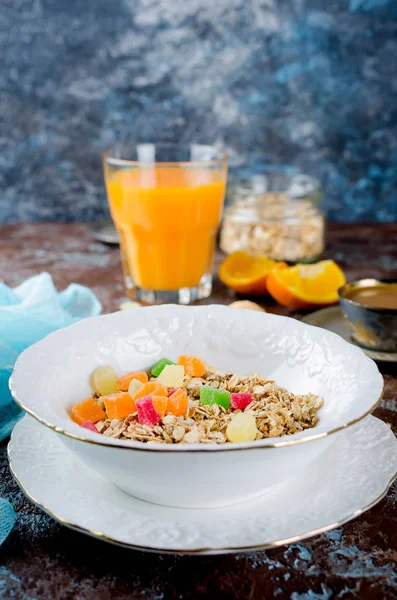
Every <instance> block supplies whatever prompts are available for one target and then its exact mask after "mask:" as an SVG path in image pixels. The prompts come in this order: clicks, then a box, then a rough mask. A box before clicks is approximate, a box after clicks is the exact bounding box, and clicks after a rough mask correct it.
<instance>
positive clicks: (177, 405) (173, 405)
mask: <svg viewBox="0 0 397 600" xmlns="http://www.w3.org/2000/svg"><path fill="white" fill-rule="evenodd" d="M188 408H189V398H188V397H187V393H186V392H185V390H183V389H182V388H178V389H177V390H176V392H174V393H173V394H171V396H169V398H168V406H167V414H171V415H175V416H176V417H179V416H181V417H182V416H184V415H186V414H187V411H188Z"/></svg>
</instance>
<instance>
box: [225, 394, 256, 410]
mask: <svg viewBox="0 0 397 600" xmlns="http://www.w3.org/2000/svg"><path fill="white" fill-rule="evenodd" d="M253 399H254V396H253V395H252V394H251V393H249V392H236V393H235V394H230V402H231V405H232V408H239V409H240V410H244V409H245V408H247V406H248V405H249V404H251V402H252V401H253Z"/></svg>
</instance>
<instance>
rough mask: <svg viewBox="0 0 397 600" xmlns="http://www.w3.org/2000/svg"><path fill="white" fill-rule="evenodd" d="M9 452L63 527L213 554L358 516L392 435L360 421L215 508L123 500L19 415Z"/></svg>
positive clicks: (380, 476)
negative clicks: (253, 492)
mask: <svg viewBox="0 0 397 600" xmlns="http://www.w3.org/2000/svg"><path fill="white" fill-rule="evenodd" d="M9 458H10V466H11V469H12V472H13V474H14V476H15V478H16V479H17V481H18V483H19V485H20V486H21V487H22V489H23V490H24V491H25V493H26V494H27V495H28V496H29V497H30V498H31V499H32V500H33V501H34V502H36V504H38V505H39V506H41V507H42V508H43V509H44V510H46V511H47V512H48V513H49V514H51V515H52V516H53V517H54V518H56V519H57V520H59V521H60V522H61V523H63V524H65V525H68V526H70V527H72V528H75V529H78V530H79V531H83V532H85V533H88V534H90V535H93V536H95V537H98V538H102V539H104V540H106V541H111V542H113V543H116V544H121V545H124V546H127V547H131V548H138V549H147V550H152V551H161V552H183V553H203V554H216V553H225V552H237V551H242V550H249V549H253V548H259V547H271V546H278V545H281V544H283V543H289V542H292V541H297V540H299V539H304V538H307V537H310V536H312V535H315V534H318V533H321V532H323V531H327V530H329V529H332V528H334V527H338V526H339V525H341V524H342V523H344V522H346V521H348V520H350V519H352V518H354V517H356V516H358V515H359V514H361V513H362V512H363V511H364V510H367V509H368V508H370V507H371V506H373V505H374V504H375V503H376V502H377V501H379V500H380V499H381V498H382V497H383V495H384V494H385V493H386V491H387V490H388V487H389V485H390V484H391V482H392V481H393V479H394V477H395V476H396V471H397V441H396V439H395V437H394V435H393V433H392V431H391V430H390V429H389V427H388V426H387V425H386V424H385V423H383V422H382V421H380V420H379V419H376V418H375V417H371V416H370V417H367V418H366V419H364V420H362V421H360V422H359V423H357V424H356V425H354V426H352V427H350V428H348V429H347V430H345V431H342V432H339V433H338V435H337V436H335V443H334V444H333V445H332V446H331V448H330V449H329V451H328V452H327V453H326V454H325V455H323V457H322V458H321V459H320V460H318V461H317V463H314V465H313V468H311V469H310V470H309V471H305V472H304V473H302V474H297V476H296V477H294V478H292V479H289V480H288V481H287V482H285V483H283V484H282V485H280V486H277V487H275V488H273V489H271V490H270V491H269V492H268V493H266V494H265V495H263V496H261V497H260V498H257V499H255V500H253V501H250V502H247V503H244V504H240V505H234V506H230V507H227V508H222V509H221V510H216V509H211V510H210V509H205V510H203V509H202V510H190V509H189V510H185V509H175V508H167V507H164V506H157V505H154V504H149V503H146V502H143V501H141V500H138V499H135V498H133V497H131V496H128V495H127V494H125V493H123V492H122V491H120V490H119V489H118V488H116V487H115V486H114V485H112V484H110V483H108V482H107V481H105V480H104V479H102V477H100V476H99V475H97V474H96V473H95V472H94V471H91V470H90V469H89V468H87V467H86V466H85V465H84V464H83V463H81V462H80V461H79V460H78V459H77V458H76V457H75V455H74V454H72V453H71V452H70V451H68V450H67V448H66V447H65V446H64V445H63V444H62V443H61V441H60V439H59V438H58V437H57V435H56V433H54V432H53V431H51V430H50V429H48V428H46V427H44V426H43V425H41V424H40V423H38V422H37V421H35V420H34V419H33V418H32V417H29V416H26V417H25V418H24V419H23V420H22V421H21V422H20V423H19V424H18V425H17V426H16V427H15V429H14V431H13V434H12V438H11V441H10V443H9ZM236 475H238V474H236ZM291 490H293V495H292V494H291Z"/></svg>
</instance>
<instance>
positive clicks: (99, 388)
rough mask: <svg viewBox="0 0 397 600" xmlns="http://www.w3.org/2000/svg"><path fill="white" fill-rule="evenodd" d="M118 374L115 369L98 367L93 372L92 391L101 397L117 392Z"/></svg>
mask: <svg viewBox="0 0 397 600" xmlns="http://www.w3.org/2000/svg"><path fill="white" fill-rule="evenodd" d="M117 379H118V377H117V373H116V371H115V370H114V369H113V367H111V366H109V365H107V366H106V367H98V369H95V371H93V372H92V374H91V377H90V385H91V388H92V391H93V392H95V393H97V394H99V395H100V396H108V395H109V394H114V393H115V392H117Z"/></svg>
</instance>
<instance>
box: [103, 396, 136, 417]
mask: <svg viewBox="0 0 397 600" xmlns="http://www.w3.org/2000/svg"><path fill="white" fill-rule="evenodd" d="M101 400H103V402H104V404H105V410H106V414H107V416H108V418H109V419H124V418H125V417H128V415H130V414H132V413H134V412H135V411H136V406H135V401H134V400H133V399H132V398H131V396H130V395H129V394H127V393H126V392H116V393H115V394H109V396H102V398H101Z"/></svg>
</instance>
